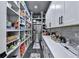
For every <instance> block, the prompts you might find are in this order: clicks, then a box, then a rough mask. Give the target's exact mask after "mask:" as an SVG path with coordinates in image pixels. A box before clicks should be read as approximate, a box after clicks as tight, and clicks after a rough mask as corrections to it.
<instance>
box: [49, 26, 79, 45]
mask: <svg viewBox="0 0 79 59" xmlns="http://www.w3.org/2000/svg"><path fill="white" fill-rule="evenodd" d="M48 31H49V32H50V29H48ZM56 31H57V32H59V33H61V35H62V36H64V37H65V38H66V39H67V40H68V41H69V42H70V43H71V44H75V45H76V46H77V45H79V26H70V27H60V28H52V29H51V32H56Z"/></svg>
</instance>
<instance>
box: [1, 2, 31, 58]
mask: <svg viewBox="0 0 79 59" xmlns="http://www.w3.org/2000/svg"><path fill="white" fill-rule="evenodd" d="M0 7H1V10H0V12H1V14H0V17H1V19H0V25H1V29H0V31H2V32H0V35H1V37H0V39H2V40H0V55H1V54H2V53H3V52H5V53H6V56H3V57H5V58H11V57H16V58H17V57H23V56H24V54H25V52H26V51H27V48H28V46H29V45H30V43H31V42H32V41H31V37H32V36H31V34H32V33H31V32H32V28H31V25H32V22H31V20H30V14H29V12H28V9H27V6H26V4H25V2H24V1H7V2H0ZM27 17H28V18H27ZM28 20H29V21H28ZM27 21H28V22H27ZM27 24H28V25H30V28H28V26H27ZM28 29H29V30H28ZM22 34H23V35H22ZM26 35H27V36H26ZM29 41H30V43H29ZM23 47H24V48H23ZM22 49H24V50H22ZM17 52H18V53H17ZM0 58H2V57H0Z"/></svg>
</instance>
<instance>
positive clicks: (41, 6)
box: [26, 1, 50, 14]
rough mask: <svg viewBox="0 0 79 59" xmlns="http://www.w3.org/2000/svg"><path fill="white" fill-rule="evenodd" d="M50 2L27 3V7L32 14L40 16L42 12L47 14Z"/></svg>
mask: <svg viewBox="0 0 79 59" xmlns="http://www.w3.org/2000/svg"><path fill="white" fill-rule="evenodd" d="M49 4H50V1H27V2H26V5H27V7H28V9H29V11H30V12H33V13H35V14H39V13H40V12H41V11H43V12H44V13H46V11H47V9H48V7H49Z"/></svg>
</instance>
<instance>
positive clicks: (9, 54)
mask: <svg viewBox="0 0 79 59" xmlns="http://www.w3.org/2000/svg"><path fill="white" fill-rule="evenodd" d="M18 47H19V45H17V46H16V47H15V48H14V49H12V50H10V51H9V52H8V53H7V56H8V55H10V54H11V53H12V52H13V51H15V50H16V49H17V48H18Z"/></svg>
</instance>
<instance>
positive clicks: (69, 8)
mask: <svg viewBox="0 0 79 59" xmlns="http://www.w3.org/2000/svg"><path fill="white" fill-rule="evenodd" d="M64 23H65V24H68V25H75V24H78V23H79V2H78V1H74V2H73V1H65V19H64Z"/></svg>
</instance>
